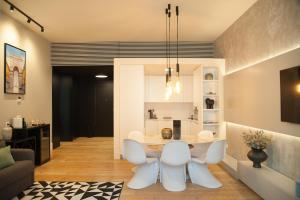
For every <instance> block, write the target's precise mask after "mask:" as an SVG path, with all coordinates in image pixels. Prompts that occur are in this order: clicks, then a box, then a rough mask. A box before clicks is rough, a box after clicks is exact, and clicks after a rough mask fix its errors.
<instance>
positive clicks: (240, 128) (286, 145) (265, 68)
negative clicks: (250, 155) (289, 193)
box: [224, 48, 300, 180]
mask: <svg viewBox="0 0 300 200" xmlns="http://www.w3.org/2000/svg"><path fill="white" fill-rule="evenodd" d="M297 65H300V48H299V49H296V50H293V51H291V52H288V53H285V54H283V55H280V56H277V57H274V58H272V59H269V60H267V61H264V62H262V63H259V64H256V65H254V66H251V67H249V68H247V69H244V70H241V71H238V72H235V73H232V74H230V75H227V76H226V77H225V79H224V90H225V96H224V102H225V105H224V107H225V120H226V121H227V122H233V123H235V124H233V123H228V124H227V131H226V132H227V141H228V150H227V153H228V154H229V155H231V156H232V157H234V158H236V159H238V160H244V159H247V157H246V155H247V152H248V151H249V147H247V146H246V145H245V144H244V142H243V139H242V133H243V132H248V131H249V129H255V128H258V129H264V130H268V131H266V133H267V134H271V135H272V137H273V138H272V145H271V146H270V147H269V148H268V150H267V152H268V155H269V159H268V161H267V163H266V164H267V165H268V166H269V167H271V168H273V169H275V170H277V171H279V172H281V173H283V174H285V175H286V176H288V177H290V178H292V179H294V180H296V179H299V178H300V170H299V169H300V154H299V152H300V124H293V123H287V122H281V119H280V112H281V111H280V109H281V108H280V74H279V73H280V70H282V69H285V68H290V67H294V66H297ZM299 112H300V111H299ZM251 127H255V128H251Z"/></svg>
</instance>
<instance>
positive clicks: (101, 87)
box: [94, 80, 113, 137]
mask: <svg viewBox="0 0 300 200" xmlns="http://www.w3.org/2000/svg"><path fill="white" fill-rule="evenodd" d="M111 91H113V82H112V81H103V80H95V129H94V130H95V131H94V136H110V137H112V136H113V93H112V92H111Z"/></svg>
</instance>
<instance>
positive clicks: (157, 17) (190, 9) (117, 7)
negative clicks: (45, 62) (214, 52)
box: [0, 0, 256, 43]
mask: <svg viewBox="0 0 300 200" xmlns="http://www.w3.org/2000/svg"><path fill="white" fill-rule="evenodd" d="M11 2H12V3H14V4H15V5H16V6H17V7H19V8H20V9H21V10H23V11H24V12H25V13H27V14H28V15H29V16H31V17H32V18H33V19H35V20H36V21H38V22H39V23H41V24H42V25H43V26H45V32H44V33H40V31H39V30H40V29H38V28H37V27H35V26H34V25H33V24H32V23H31V24H27V23H26V20H27V19H25V18H24V17H23V16H21V15H20V14H18V13H16V12H13V13H10V12H9V11H8V10H9V7H8V5H7V4H6V3H4V2H3V1H1V3H0V4H1V8H2V9H3V10H4V12H6V13H8V14H9V15H11V16H12V17H14V18H16V19H17V20H18V21H20V22H21V23H23V24H25V25H26V26H28V27H30V28H32V29H33V30H35V31H36V32H38V33H39V34H41V35H42V36H43V37H45V38H46V39H48V40H49V41H51V42H76V43H78V42H100V41H164V40H165V14H164V8H165V7H166V6H167V4H168V3H171V4H172V6H173V11H174V5H179V6H180V18H179V20H180V27H179V28H180V32H179V34H180V40H181V41H214V40H215V39H216V38H217V37H218V36H219V35H221V34H222V33H223V32H224V31H225V30H226V29H227V28H228V27H229V26H230V25H231V24H232V23H234V21H236V20H237V19H238V18H239V17H240V16H241V15H242V14H243V13H244V12H245V11H246V10H247V9H249V7H251V6H252V5H253V3H255V2H256V0H110V1H107V0H23V1H20V0H11ZM173 16H174V15H173ZM171 23H172V25H173V26H172V27H173V29H174V30H173V31H174V32H175V26H174V25H175V17H173V18H172V22H171ZM173 31H172V33H173ZM174 36H175V35H173V39H175V37H174Z"/></svg>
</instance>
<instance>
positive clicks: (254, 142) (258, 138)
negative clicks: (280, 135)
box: [243, 130, 271, 168]
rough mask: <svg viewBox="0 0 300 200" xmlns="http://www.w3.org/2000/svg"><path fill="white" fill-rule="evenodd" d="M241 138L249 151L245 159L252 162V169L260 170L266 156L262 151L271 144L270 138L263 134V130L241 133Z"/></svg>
mask: <svg viewBox="0 0 300 200" xmlns="http://www.w3.org/2000/svg"><path fill="white" fill-rule="evenodd" d="M243 138H244V141H245V143H246V145H247V146H248V147H250V148H251V150H250V151H249V152H248V154H247V157H248V158H249V159H250V160H251V161H252V162H253V167H255V168H261V163H262V162H264V161H266V160H267V158H268V155H267V154H266V153H265V152H264V151H263V150H264V149H265V148H267V146H268V144H270V143H271V136H267V135H265V134H264V131H263V130H256V131H254V132H253V131H251V130H250V131H249V133H243Z"/></svg>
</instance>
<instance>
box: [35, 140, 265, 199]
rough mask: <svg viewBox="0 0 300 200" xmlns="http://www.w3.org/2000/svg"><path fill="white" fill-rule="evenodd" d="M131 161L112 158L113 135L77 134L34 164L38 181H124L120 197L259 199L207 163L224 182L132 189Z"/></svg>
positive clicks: (215, 166) (238, 182)
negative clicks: (181, 189) (219, 185)
mask: <svg viewBox="0 0 300 200" xmlns="http://www.w3.org/2000/svg"><path fill="white" fill-rule="evenodd" d="M132 167H133V165H131V164H129V163H128V162H127V161H124V160H113V138H78V139H76V140H75V141H73V142H63V143H61V147H59V148H57V149H55V150H54V151H53V157H52V160H51V161H49V162H48V163H46V164H44V165H42V166H40V167H37V168H36V171H35V179H36V180H37V181H42V180H46V181H124V182H125V184H124V188H123V191H122V194H121V200H127V199H131V200H159V199H161V200H163V199H164V200H167V199H175V200H177V199H178V200H179V199H180V200H182V199H191V200H196V199H199V200H200V199H201V200H258V199H259V200H260V199H261V198H260V197H259V196H257V194H255V193H254V192H253V191H251V190H250V189H249V188H248V187H247V186H245V185H244V184H243V183H241V182H240V181H238V180H236V179H234V178H233V177H231V176H230V175H229V174H228V173H227V172H226V171H224V170H223V169H222V168H221V167H220V166H219V165H212V166H209V168H210V169H211V171H212V172H213V174H214V175H215V176H216V177H217V178H218V179H219V180H220V181H221V182H222V183H223V185H224V186H223V187H222V188H219V189H206V188H203V187H199V186H196V185H192V184H191V183H190V182H188V184H187V190H186V191H184V192H167V191H166V190H164V188H163V187H162V186H161V184H159V183H157V184H156V185H153V186H151V187H148V188H146V189H142V190H132V189H129V188H127V186H126V184H127V182H128V181H129V180H130V177H131V176H132V172H131V168H132Z"/></svg>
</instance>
